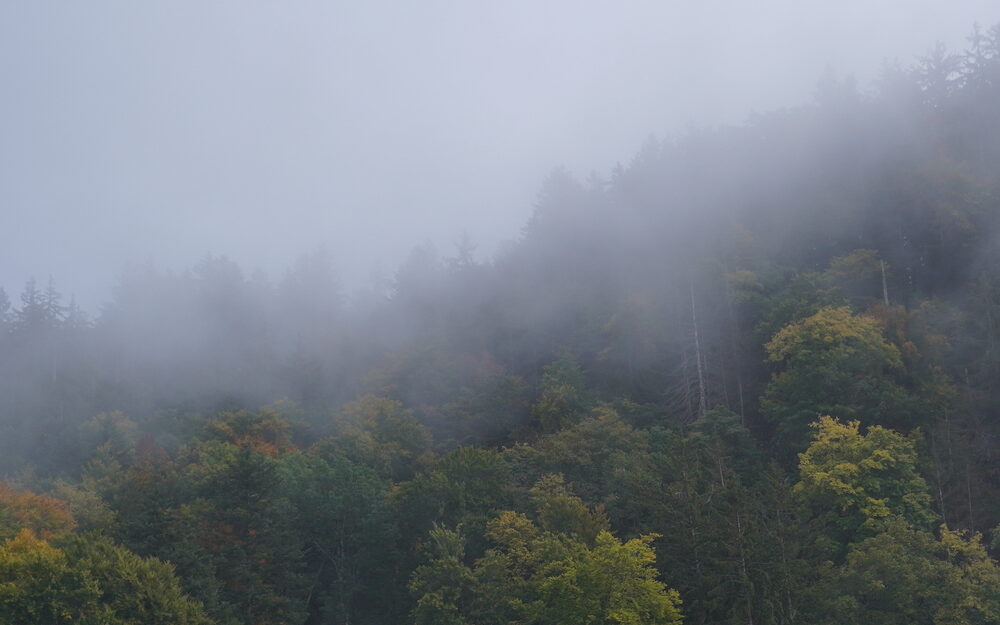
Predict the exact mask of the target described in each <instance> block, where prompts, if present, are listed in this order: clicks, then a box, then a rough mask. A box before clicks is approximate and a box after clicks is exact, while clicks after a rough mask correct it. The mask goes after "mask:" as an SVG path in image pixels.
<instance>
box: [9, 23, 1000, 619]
mask: <svg viewBox="0 0 1000 625" xmlns="http://www.w3.org/2000/svg"><path fill="white" fill-rule="evenodd" d="M997 102H1000V25H998V26H994V27H992V28H990V29H987V30H982V29H979V28H976V29H975V30H974V32H973V34H972V36H971V37H970V39H969V48H968V50H966V51H965V52H963V53H962V54H951V53H949V52H947V51H946V50H944V49H943V48H942V47H940V46H938V47H936V48H934V50H933V51H932V52H931V53H930V54H929V55H928V56H927V57H926V58H923V59H921V60H920V61H919V62H918V63H917V64H916V65H915V66H913V67H911V68H899V67H893V66H887V67H886V68H885V69H884V72H883V75H882V78H881V79H880V80H879V81H878V83H877V84H876V86H875V87H874V88H873V90H872V91H871V92H861V91H859V90H858V88H857V86H856V85H854V84H853V82H852V81H851V80H849V79H839V78H837V77H836V76H833V75H832V74H828V75H826V76H824V78H823V79H822V80H821V82H820V84H819V87H818V89H817V94H816V101H815V102H814V103H812V104H810V105H806V106H802V107H799V108H796V109H791V110H784V111H779V112H775V113H771V114H767V115H762V116H757V117H755V118H753V119H751V120H750V121H748V122H747V123H746V124H744V125H742V126H739V127H735V128H720V129H716V130H710V131H700V132H693V133H690V134H687V135H685V136H682V137H678V138H676V139H671V140H665V141H657V140H653V139H651V140H649V141H648V142H647V143H646V144H645V145H644V146H643V148H642V149H641V150H640V152H639V153H638V154H637V155H636V157H635V158H634V159H633V160H632V162H631V163H629V164H628V166H624V167H618V168H616V169H615V170H614V171H612V172H610V174H609V175H608V176H607V177H601V176H598V175H591V176H590V177H589V178H588V179H587V180H586V181H585V182H583V183H580V182H578V181H576V180H574V179H573V178H572V177H571V176H570V175H569V174H567V173H566V172H564V171H561V170H557V171H556V172H554V173H553V174H552V176H551V177H550V179H549V180H548V181H547V183H546V184H545V185H544V187H543V189H542V190H541V192H540V194H539V198H538V202H537V206H536V210H535V214H534V216H533V217H532V219H531V220H530V221H529V223H528V224H526V226H525V227H524V230H523V233H522V236H521V238H520V240H519V241H518V242H517V243H516V244H515V245H513V246H512V247H510V248H509V249H507V250H506V251H504V252H503V253H501V254H499V255H498V256H497V257H495V258H493V259H490V260H480V259H478V258H477V256H476V254H475V249H474V246H473V245H472V244H471V243H469V242H467V241H465V242H463V243H462V244H461V245H459V246H458V249H457V250H456V251H455V252H454V254H453V255H451V256H450V257H446V258H443V259H442V258H440V257H439V256H438V255H437V254H436V253H435V251H434V250H433V249H431V248H429V247H420V248H417V249H416V250H414V252H413V253H412V254H411V256H410V258H409V259H408V260H407V262H406V263H404V265H403V266H402V267H401V268H400V269H399V270H398V272H397V273H396V275H395V277H394V279H393V280H386V281H384V282H382V283H377V284H375V285H373V286H372V287H371V288H370V289H368V290H367V291H365V292H362V293H354V294H345V293H344V292H343V290H342V289H341V288H340V286H339V284H338V281H337V278H336V272H335V270H334V267H333V266H332V263H331V262H330V260H329V257H328V256H326V255H324V254H322V253H316V254H311V255H307V256H305V257H303V258H302V260H301V261H300V262H299V263H297V264H296V265H295V266H293V267H292V268H290V269H289V270H288V272H287V273H286V274H285V275H284V276H283V277H282V278H281V279H280V280H278V281H276V282H274V281H270V280H268V279H267V278H265V277H264V276H260V275H252V276H246V275H244V273H243V272H242V270H241V269H240V268H239V267H238V266H236V265H235V264H233V263H232V262H230V261H228V260H226V259H225V258H217V257H207V258H205V259H204V260H203V261H202V262H200V263H199V264H198V265H196V266H195V267H194V268H193V269H191V270H190V271H187V272H184V273H180V274H172V273H169V272H162V271H158V270H156V269H154V268H151V267H144V268H138V269H135V270H133V271H132V272H131V273H129V274H128V275H125V276H123V277H122V279H121V281H120V283H119V284H118V286H117V287H116V289H115V292H114V294H113V297H112V299H111V301H110V302H108V304H107V305H106V306H105V307H104V308H103V309H102V311H101V312H100V314H99V315H97V316H96V318H94V319H90V318H88V317H87V315H85V314H84V313H83V312H82V311H80V310H79V308H78V307H76V306H75V305H74V304H73V302H72V301H70V302H69V303H68V304H67V303H64V299H63V298H62V297H61V295H60V294H59V292H58V291H57V289H56V287H55V285H54V283H53V282H52V281H51V280H50V281H49V283H48V284H47V286H46V287H45V288H41V287H39V286H38V285H37V284H36V283H34V282H30V283H29V284H28V285H27V286H26V287H25V289H24V290H23V292H22V293H21V294H20V298H19V301H18V302H13V303H12V302H11V301H10V298H8V296H7V295H6V294H4V293H2V292H0V326H2V332H0V334H2V338H0V350H2V351H0V374H2V375H0V385H2V388H0V398H2V399H0V428H2V430H0V471H2V472H3V473H4V474H5V475H6V476H7V479H8V483H9V484H10V486H9V487H4V488H3V489H2V490H0V539H5V540H6V542H4V543H3V546H2V547H0V582H3V583H0V614H2V615H3V616H4V619H5V620H4V622H11V623H38V622H73V621H77V622H87V620H86V619H91V621H92V622H102V623H103V622H115V623H117V622H121V623H132V622H143V623H157V622H163V623H185V622H191V623H201V622H215V623H222V624H237V623H261V624H263V623H310V624H312V623H397V622H416V623H419V624H430V623H470V624H471V623H477V624H479V623H498V624H499V623H546V624H548V623H566V624H570V623H574V624H575V623H581V622H593V623H675V622H679V621H680V618H681V614H683V618H684V621H685V622H687V623H705V624H708V623H756V624H762V623H775V624H779V623H780V624H784V623H808V624H813V623H816V624H822V623H937V624H942V623H956V624H959V623H970V624H971V623H992V622H997V621H998V620H1000V591H998V589H1000V574H998V572H997V568H996V563H995V561H994V560H993V559H992V558H991V556H990V553H989V550H990V549H997V548H1000V531H998V530H997V529H994V528H997V527H998V523H1000V462H998V458H997V453H998V452H997V449H998V445H997V441H998V437H1000V425H998V421H997V418H996V415H997V411H998V409H1000V389H997V388H996V384H997V380H1000V377H998V375H1000V353H998V345H997V338H998V337H997V334H998V331H1000V283H998V281H1000V270H998V267H1000V246H998V241H1000V239H998V238H997V235H998V234H1000V230H998V226H1000V221H998V220H1000V130H998V128H1000V107H997V106H996V103H997ZM984 537H985V538H984ZM991 541H993V542H992V544H991ZM109 563H114V564H113V565H112V564H109ZM8 582H9V583H8ZM53 587H57V588H59V589H60V592H58V593H52V592H51V588H53ZM25 615H27V616H25ZM60 619H61V620H60ZM99 619H104V620H103V621H102V620H99ZM115 619H117V620H115ZM130 619H131V620H130ZM185 619H186V620H185Z"/></svg>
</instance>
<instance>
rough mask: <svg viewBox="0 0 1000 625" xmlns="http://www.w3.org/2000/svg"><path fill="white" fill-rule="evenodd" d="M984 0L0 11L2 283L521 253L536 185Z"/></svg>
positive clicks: (991, 3)
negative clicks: (199, 266)
mask: <svg viewBox="0 0 1000 625" xmlns="http://www.w3.org/2000/svg"><path fill="white" fill-rule="evenodd" d="M977 20H978V21H979V22H980V23H982V24H984V25H989V24H993V23H996V22H997V21H1000V2H997V1H996V0H982V1H980V0H952V1H949V2H944V1H941V0H938V1H936V2H926V1H918V0H908V1H906V2H903V1H897V2H878V1H877V0H866V1H861V0H841V1H839V2H831V1H830V0H780V1H779V0H752V1H751V0H746V1H737V0H729V1H722V0H701V1H684V2H680V1H676V0H661V1H659V2H638V1H633V2H629V1H623V0H617V1H614V2H611V1H608V2H596V1H591V2H587V1H581V0H575V1H569V0H565V1H545V0H532V1H482V2H472V1H460V0H453V1H451V2H443V1H429V0H420V1H416V0H414V1H403V0H398V1H396V2H380V1H372V0H356V1H353V2H340V1H335V0H327V1H325V2H306V1H292V2H278V1H276V0H271V1H267V2H264V1H249V0H240V1H232V2H210V1H207V0H201V1H197V2H195V1H191V2H181V1H179V0H170V1H167V0H163V1H161V2H153V1H145V2H135V1H134V0H122V1H119V2H99V1H96V0H88V1H85V2H81V1H72V2H70V1H64V2H48V1H42V0H0V236H2V241H0V285H3V286H5V287H6V289H7V291H8V293H9V294H10V295H11V297H12V298H13V299H15V300H16V297H17V295H18V293H19V292H20V290H21V287H22V285H23V283H24V281H25V280H26V279H27V278H28V277H29V276H31V275H34V276H36V277H37V278H38V280H39V281H42V282H44V281H45V280H47V279H48V277H49V276H50V275H51V276H53V277H54V278H55V280H56V284H57V287H58V288H59V289H60V290H61V291H63V292H64V294H67V295H68V294H69V293H70V292H76V293H77V295H78V296H79V298H80V299H81V300H82V301H83V303H84V304H85V305H86V306H87V307H88V308H90V309H92V310H96V308H97V304H98V303H99V302H100V301H102V300H104V299H105V298H106V297H107V296H108V292H109V289H110V287H111V285H112V284H113V282H114V280H115V276H116V274H117V273H118V272H119V271H120V270H121V268H122V267H123V266H125V265H126V264H128V263H135V262H145V261H152V262H154V263H155V264H156V265H158V266H160V267H166V268H171V269H181V268H183V267H186V266H190V265H191V264H193V263H195V262H197V260H198V259H199V258H200V257H202V256H204V255H205V254H206V253H213V254H225V255H227V256H229V257H231V258H233V259H234V260H237V261H238V262H240V263H241V264H242V265H243V266H244V268H245V269H247V270H248V271H249V270H253V269H254V268H262V269H264V270H265V271H266V272H267V273H268V274H269V275H270V276H271V277H272V278H277V277H280V274H281V272H282V270H283V268H284V267H285V266H287V265H288V264H289V262H290V261H291V260H292V259H293V258H295V257H296V256H298V255H299V254H301V253H302V252H306V251H310V250H314V249H316V248H318V247H320V246H326V247H327V249H329V250H330V251H331V252H332V254H333V257H334V258H335V259H336V261H337V263H338V265H339V266H340V271H341V273H342V274H343V275H344V276H345V278H347V279H348V280H349V281H350V280H355V279H356V277H357V276H366V275H367V274H368V273H369V272H370V271H371V269H372V268H373V267H374V266H375V265H376V263H378V262H379V261H381V263H382V265H383V266H384V267H385V268H386V269H387V270H392V269H393V268H394V267H395V265H396V264H397V263H398V262H399V261H400V259H401V258H402V257H404V256H405V254H406V253H407V252H408V250H409V249H410V248H411V247H412V246H413V245H415V244H418V243H421V242H423V241H426V240H430V241H433V242H434V243H435V244H436V245H437V247H438V249H439V250H440V251H441V252H442V253H444V254H448V253H450V252H451V251H452V250H453V247H454V242H455V241H457V240H458V239H459V238H460V236H461V234H462V232H463V231H464V232H467V233H468V234H469V235H470V236H471V237H472V239H473V240H474V241H475V242H477V243H478V244H479V248H480V251H481V252H482V253H484V254H490V253H492V252H493V251H494V250H495V249H496V246H497V245H498V244H499V243H500V242H502V241H504V240H511V239H514V238H516V237H517V235H518V233H519V230H520V227H521V225H522V224H523V223H524V221H525V219H526V218H527V216H528V215H529V214H530V212H531V209H532V202H533V200H534V197H535V194H536V192H537V190H538V187H539V184H540V183H541V181H542V180H543V179H544V178H545V176H546V175H547V174H548V172H549V171H550V170H551V169H552V168H553V167H554V166H557V165H564V166H566V167H567V168H568V169H569V170H570V171H572V172H574V173H575V174H577V175H579V176H580V177H584V176H586V174H587V173H588V172H589V171H591V170H597V171H598V172H602V173H606V172H607V171H608V170H609V169H610V168H611V167H612V166H614V164H615V163H616V161H622V162H627V161H628V159H629V158H630V157H631V156H632V155H633V154H634V152H635V151H636V150H637V149H638V147H639V145H640V144H641V143H642V141H643V140H644V138H645V137H646V136H648V135H649V134H650V133H653V134H656V135H657V136H660V137H665V136H670V135H671V134H676V133H678V132H681V131H683V130H684V128H685V127H687V126H708V125H717V124H723V123H739V122H741V121H743V120H744V119H745V118H746V117H747V116H748V115H749V114H750V113H751V112H753V111H767V110H772V109H775V108H780V107H784V106H794V105H797V104H800V103H803V102H805V101H807V100H808V99H809V98H810V96H811V93H812V91H813V89H814V87H815V85H816V82H817V79H818V78H819V76H820V75H821V73H822V72H823V71H824V69H825V68H826V67H832V68H833V69H835V70H836V71H837V72H839V73H841V74H848V73H850V74H854V75H855V76H857V78H858V79H859V80H860V82H861V84H862V85H863V86H864V85H865V84H866V83H867V82H868V81H869V80H870V79H871V77H872V76H873V75H874V74H875V73H876V72H877V70H878V67H879V65H880V64H881V62H882V60H883V59H893V58H898V59H899V60H900V61H901V62H902V63H904V64H908V63H910V62H911V61H913V60H914V58H915V57H917V56H918V55H921V54H923V53H925V52H926V51H927V50H928V49H929V48H930V47H931V46H932V45H933V43H934V41H935V40H941V41H943V42H945V43H946V44H947V45H948V46H949V47H950V48H952V49H961V48H962V46H964V45H965V41H964V38H965V36H966V35H967V34H968V33H969V31H970V30H971V26H972V23H973V22H974V21H977Z"/></svg>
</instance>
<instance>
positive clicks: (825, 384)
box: [761, 307, 909, 454]
mask: <svg viewBox="0 0 1000 625" xmlns="http://www.w3.org/2000/svg"><path fill="white" fill-rule="evenodd" d="M765 348H766V350H767V360H768V362H771V363H775V364H779V365H781V367H782V368H781V370H780V371H779V372H778V373H776V374H775V376H774V377H773V379H772V380H771V383H770V384H769V385H768V387H767V391H766V393H765V396H764V397H763V398H762V400H761V409H762V411H763V412H764V413H765V414H766V415H767V417H768V418H769V420H770V421H771V422H772V423H773V425H774V427H775V432H776V437H777V439H778V445H779V450H780V451H781V452H783V453H785V454H789V453H791V452H796V451H799V450H802V449H805V446H806V444H807V434H808V424H809V423H812V422H813V421H814V420H816V418H817V417H819V416H820V415H830V416H833V417H835V418H838V419H858V420H862V421H864V422H865V423H882V424H897V425H902V424H905V423H907V422H908V419H907V415H908V407H909V404H908V397H907V395H906V393H905V391H904V390H903V388H902V387H900V386H899V384H898V383H897V382H896V381H895V379H894V378H893V377H892V375H893V373H894V372H898V371H900V370H901V368H902V361H901V360H900V354H899V350H898V349H897V348H896V347H895V346H894V345H892V344H890V343H888V342H887V341H886V340H885V338H884V336H883V334H882V329H881V328H880V327H879V326H878V324H877V323H876V322H875V320H874V319H872V318H870V317H864V316H859V315H854V314H852V313H851V311H850V309H849V308H846V307H841V308H823V309H821V310H819V311H818V312H816V313H815V314H814V315H812V316H810V317H807V318H805V319H803V320H801V321H798V322H795V323H792V324H790V325H788V326H785V327H784V328H782V329H781V330H780V331H779V332H778V333H777V334H775V335H774V338H772V339H771V341H770V342H769V343H768V344H767V345H766V346H765Z"/></svg>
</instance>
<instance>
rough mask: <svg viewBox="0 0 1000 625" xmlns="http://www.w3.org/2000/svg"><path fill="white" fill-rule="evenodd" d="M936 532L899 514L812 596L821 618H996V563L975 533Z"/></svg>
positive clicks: (902, 621)
mask: <svg viewBox="0 0 1000 625" xmlns="http://www.w3.org/2000/svg"><path fill="white" fill-rule="evenodd" d="M940 532H941V536H940V538H939V539H935V538H934V536H933V535H932V534H931V533H930V532H928V531H926V530H920V529H915V528H913V527H911V526H909V525H907V524H906V523H905V522H904V521H903V520H902V519H899V518H895V519H893V520H891V521H890V522H888V523H887V524H886V526H885V527H884V529H883V531H882V532H881V533H880V534H878V535H877V536H872V537H869V538H866V539H865V540H863V541H862V542H860V543H858V544H857V545H855V546H854V547H853V548H852V549H851V551H850V553H848V555H847V559H846V561H845V562H844V564H843V565H842V566H840V567H837V568H833V569H827V571H826V573H825V576H824V579H823V580H822V581H821V582H820V583H819V584H818V585H817V586H816V587H815V588H813V589H812V590H811V591H810V593H809V595H808V599H809V600H808V601H807V602H806V603H805V604H804V605H805V606H806V611H805V616H806V618H807V619H808V622H811V623H817V624H818V625H825V624H827V623H829V624H830V625H833V624H835V623H836V624H838V625H840V624H844V625H853V624H857V625H922V624H927V625H986V624H987V623H996V622H998V621H1000V569H998V568H997V565H996V563H995V562H994V561H993V560H991V559H990V557H989V556H988V555H987V554H986V551H985V550H984V549H983V547H982V545H981V544H980V538H979V536H978V535H976V536H973V537H972V538H967V537H964V536H963V535H962V534H961V533H960V532H952V531H949V530H948V529H947V528H944V527H942V528H941V530H940Z"/></svg>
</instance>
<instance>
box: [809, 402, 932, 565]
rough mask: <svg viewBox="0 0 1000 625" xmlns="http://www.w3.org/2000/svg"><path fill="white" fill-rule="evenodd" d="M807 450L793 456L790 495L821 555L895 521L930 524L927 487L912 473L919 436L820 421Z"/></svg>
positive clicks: (836, 553) (920, 525)
mask: <svg viewBox="0 0 1000 625" xmlns="http://www.w3.org/2000/svg"><path fill="white" fill-rule="evenodd" d="M813 427H814V429H815V434H814V436H813V442H812V444H811V445H810V446H809V448H808V449H807V450H806V451H805V452H804V453H802V454H800V455H799V482H798V483H797V484H796V485H795V486H794V488H793V491H794V493H795V495H796V497H797V498H798V500H799V502H800V504H801V505H802V507H803V509H804V510H805V512H806V514H807V515H808V516H809V517H810V518H812V519H813V521H814V522H815V525H816V529H817V532H818V538H817V545H818V546H819V547H820V549H821V551H822V552H824V553H826V554H828V555H830V556H833V557H839V556H842V555H843V553H844V550H845V548H846V547H847V546H849V545H851V544H853V543H856V542H859V541H860V540H863V539H864V538H867V537H870V536H872V535H874V534H877V533H878V532H879V531H881V529H882V527H883V526H884V524H885V523H886V522H888V521H889V520H891V519H893V518H901V519H904V520H905V521H906V522H908V523H910V524H911V525H913V526H914V527H917V528H924V529H926V528H929V527H930V525H931V524H932V522H933V520H934V513H933V512H932V510H931V508H930V501H931V500H930V495H929V494H928V490H927V484H926V482H925V481H924V479H923V477H921V476H920V473H919V471H918V457H917V448H916V445H917V441H918V439H919V433H914V434H911V435H910V436H908V437H907V436H903V435H901V434H899V433H897V432H894V431H892V430H889V429H886V428H883V427H880V426H872V427H870V428H868V431H867V432H866V433H864V434H862V433H861V431H860V428H861V425H860V423H858V422H857V421H851V422H849V423H841V422H840V421H837V420H836V419H833V418H831V417H822V418H820V420H819V421H817V422H816V423H815V424H813Z"/></svg>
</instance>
